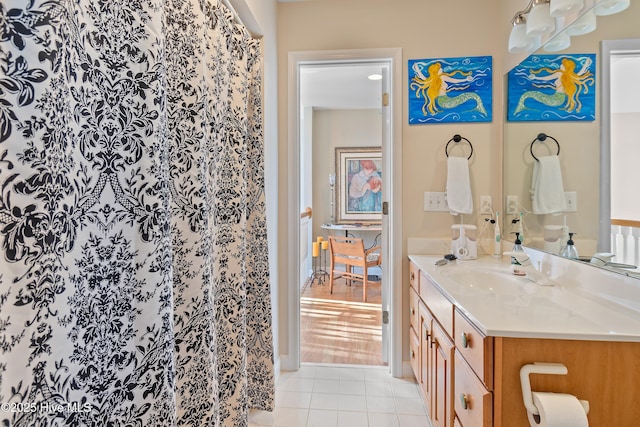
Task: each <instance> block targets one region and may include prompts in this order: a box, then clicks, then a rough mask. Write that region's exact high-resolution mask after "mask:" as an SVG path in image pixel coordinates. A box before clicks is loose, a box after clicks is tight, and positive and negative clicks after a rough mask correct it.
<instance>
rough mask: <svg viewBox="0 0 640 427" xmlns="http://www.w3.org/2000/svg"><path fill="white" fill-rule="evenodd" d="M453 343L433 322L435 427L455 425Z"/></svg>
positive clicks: (433, 410) (432, 404)
mask: <svg viewBox="0 0 640 427" xmlns="http://www.w3.org/2000/svg"><path fill="white" fill-rule="evenodd" d="M453 350H454V347H453V342H452V341H451V338H449V336H448V335H447V334H446V333H445V332H444V330H443V329H442V328H441V327H440V325H439V324H438V322H433V339H432V347H431V352H432V353H431V356H432V366H431V369H432V370H431V374H432V385H433V393H432V396H431V413H430V415H431V424H432V425H433V427H451V426H452V425H453V417H454V415H453V414H454V411H453V401H452V398H453Z"/></svg>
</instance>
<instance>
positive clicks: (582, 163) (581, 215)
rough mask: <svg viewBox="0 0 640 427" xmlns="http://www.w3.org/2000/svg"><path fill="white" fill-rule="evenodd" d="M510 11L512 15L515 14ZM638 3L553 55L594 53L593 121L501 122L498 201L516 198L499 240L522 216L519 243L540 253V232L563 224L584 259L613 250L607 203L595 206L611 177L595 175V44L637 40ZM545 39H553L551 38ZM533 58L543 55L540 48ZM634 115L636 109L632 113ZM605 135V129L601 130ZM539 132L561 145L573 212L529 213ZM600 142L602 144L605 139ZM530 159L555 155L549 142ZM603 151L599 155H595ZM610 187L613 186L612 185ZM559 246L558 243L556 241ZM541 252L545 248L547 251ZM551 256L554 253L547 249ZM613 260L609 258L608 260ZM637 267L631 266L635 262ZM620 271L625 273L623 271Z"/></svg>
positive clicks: (599, 95) (598, 106) (597, 162)
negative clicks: (572, 234)
mask: <svg viewBox="0 0 640 427" xmlns="http://www.w3.org/2000/svg"><path fill="white" fill-rule="evenodd" d="M515 12H516V11H514V13H515ZM639 21H640V2H631V5H630V6H629V8H628V9H626V10H624V11H623V12H620V13H618V14H615V15H610V16H598V17H597V29H596V30H595V31H594V32H592V33H589V34H585V35H582V36H577V37H571V46H570V47H569V48H568V49H566V50H563V51H561V52H553V53H554V54H562V53H570V54H582V53H595V54H596V63H597V67H596V74H597V75H596V120H595V121H592V122H552V121H549V122H546V121H538V122H509V121H507V120H506V111H505V119H504V137H503V143H504V157H503V160H504V174H503V176H504V186H503V189H504V197H505V203H504V206H505V207H506V206H507V205H508V203H506V200H507V198H508V197H509V196H515V197H517V203H518V204H517V206H518V208H517V212H515V213H507V212H505V213H504V214H503V220H504V223H503V230H504V232H503V234H504V235H505V237H504V238H505V239H508V240H513V239H514V238H515V236H512V235H510V234H508V233H511V232H515V231H517V230H518V226H517V225H518V224H517V222H515V223H514V220H518V219H519V214H520V212H523V214H524V215H523V217H524V220H523V222H524V229H525V242H524V243H525V245H526V246H529V247H535V248H538V249H543V250H545V239H544V235H545V231H546V232H547V233H548V235H552V233H553V230H554V228H555V227H560V226H562V225H564V224H566V225H567V226H568V227H569V229H570V231H572V232H575V233H576V235H575V239H574V240H575V241H576V245H577V248H578V250H579V253H580V256H581V258H583V259H587V260H588V259H589V258H590V257H591V256H592V255H593V254H594V253H596V252H615V250H616V248H612V247H611V246H610V243H611V237H610V235H611V234H610V232H604V231H603V230H605V229H607V228H610V224H611V212H610V211H608V210H607V208H608V203H601V198H608V197H609V196H608V194H606V193H608V190H609V189H610V184H611V178H610V177H609V176H608V171H607V169H606V168H605V169H604V173H602V172H601V161H608V159H607V157H606V156H607V155H608V154H607V152H608V147H607V146H603V145H602V141H601V127H602V126H604V125H607V120H602V111H601V98H602V99H603V100H605V101H606V100H607V97H608V94H606V93H604V94H603V93H602V87H603V86H604V85H603V82H602V80H601V78H602V75H603V74H602V72H603V70H602V67H601V57H602V54H601V44H602V43H601V42H602V41H603V40H618V39H632V38H640V27H638V25H637V22H639ZM550 41H553V39H551V40H550ZM534 53H535V54H548V53H551V52H547V51H545V50H544V46H542V47H541V48H540V49H538V50H537V51H536V52H534ZM507 88H508V86H507V76H506V75H505V77H504V94H505V100H504V102H505V104H504V105H505V110H506V106H507V99H506V97H507ZM636 111H638V110H636ZM607 132H608V131H607ZM539 133H546V134H548V135H552V136H553V137H554V138H556V139H557V140H558V142H559V144H560V146H561V154H560V159H561V164H562V176H563V181H564V189H565V191H567V192H575V193H576V196H577V201H576V209H575V211H571V212H563V213H561V214H547V215H534V214H533V213H531V210H532V209H531V197H530V188H531V178H532V173H533V162H534V161H535V160H534V159H533V158H532V156H531V153H530V144H531V143H532V141H533V140H534V139H535V138H536V136H537V135H538V134H539ZM605 143H606V141H605ZM535 150H536V151H535V152H536V155H538V154H540V155H546V153H549V154H551V153H552V152H553V153H554V154H555V150H556V145H555V144H554V142H553V141H551V140H548V142H547V143H539V144H538V143H536V148H535ZM601 150H603V152H604V156H603V154H602V152H601ZM614 185H615V184H614ZM559 244H560V245H562V242H560V243H559ZM547 249H550V248H549V247H547ZM549 252H551V253H554V252H555V250H554V251H551V250H549ZM614 260H615V258H614ZM636 265H637V262H636ZM620 272H623V273H628V272H629V270H621V271H620Z"/></svg>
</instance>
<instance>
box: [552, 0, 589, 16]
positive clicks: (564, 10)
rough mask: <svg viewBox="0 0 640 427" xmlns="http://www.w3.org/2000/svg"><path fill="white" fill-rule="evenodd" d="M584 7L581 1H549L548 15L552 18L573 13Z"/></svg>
mask: <svg viewBox="0 0 640 427" xmlns="http://www.w3.org/2000/svg"><path fill="white" fill-rule="evenodd" d="M582 6H584V1H583V0H551V3H550V4H549V14H550V15H551V16H553V17H554V18H557V17H560V16H566V15H569V14H570V13H574V12H576V11H578V10H580V9H582Z"/></svg>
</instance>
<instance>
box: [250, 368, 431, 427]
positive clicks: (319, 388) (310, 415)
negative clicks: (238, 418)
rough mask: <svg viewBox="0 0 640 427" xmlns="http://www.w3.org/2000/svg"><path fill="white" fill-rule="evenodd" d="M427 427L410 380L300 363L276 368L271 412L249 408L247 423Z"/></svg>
mask: <svg viewBox="0 0 640 427" xmlns="http://www.w3.org/2000/svg"><path fill="white" fill-rule="evenodd" d="M258 426H269V427H430V426H431V424H430V422H429V419H428V418H427V412H426V408H425V406H424V403H423V401H422V399H421V397H420V394H419V391H418V386H417V384H416V383H415V380H414V379H413V378H393V377H391V375H389V372H388V368H386V367H360V366H344V365H321V364H319V365H318V364H305V365H303V366H302V368H301V369H300V370H299V371H297V372H282V373H281V374H280V378H279V379H278V382H277V384H276V408H275V411H274V412H264V411H254V412H252V413H251V415H250V417H249V427H258Z"/></svg>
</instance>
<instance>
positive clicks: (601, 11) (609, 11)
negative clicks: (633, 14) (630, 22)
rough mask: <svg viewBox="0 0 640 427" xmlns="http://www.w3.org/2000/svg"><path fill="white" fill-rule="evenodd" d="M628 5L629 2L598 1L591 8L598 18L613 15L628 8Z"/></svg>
mask: <svg viewBox="0 0 640 427" xmlns="http://www.w3.org/2000/svg"><path fill="white" fill-rule="evenodd" d="M630 3H631V0H600V1H599V2H598V3H597V4H596V5H595V6H594V7H593V12H594V13H595V14H596V15H598V16H607V15H613V14H614V13H618V12H622V11H623V10H625V9H626V8H628V7H629V4H630Z"/></svg>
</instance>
